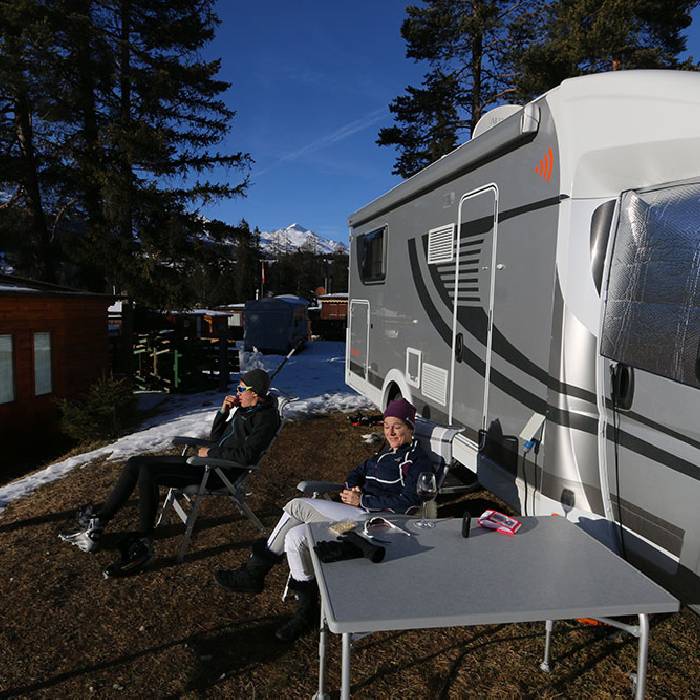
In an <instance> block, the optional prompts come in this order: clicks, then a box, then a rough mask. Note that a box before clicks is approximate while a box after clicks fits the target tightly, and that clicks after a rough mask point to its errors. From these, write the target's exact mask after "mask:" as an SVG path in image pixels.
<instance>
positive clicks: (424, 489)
mask: <svg viewBox="0 0 700 700" xmlns="http://www.w3.org/2000/svg"><path fill="white" fill-rule="evenodd" d="M416 493H417V494H418V498H420V500H421V503H422V504H423V506H422V507H423V513H422V515H421V519H420V520H419V521H418V522H416V527H435V523H433V522H431V521H430V520H428V519H427V515H428V503H430V501H432V500H433V499H434V498H435V496H437V483H436V481H435V474H433V472H421V473H420V474H419V475H418V481H417V482H416Z"/></svg>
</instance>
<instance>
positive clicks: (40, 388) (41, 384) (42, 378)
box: [33, 331, 53, 396]
mask: <svg viewBox="0 0 700 700" xmlns="http://www.w3.org/2000/svg"><path fill="white" fill-rule="evenodd" d="M44 337H45V338H48V348H37V340H39V339H41V338H44ZM33 347H34V396H45V395H46V394H51V393H53V371H52V361H51V360H52V351H51V333H50V332H48V331H42V332H38V333H34V336H33ZM47 349H48V353H47V352H46V350H47ZM39 353H41V354H39ZM47 355H48V367H43V368H42V369H45V370H46V369H47V370H48V371H44V372H43V373H42V374H41V375H40V374H39V372H38V371H37V370H38V368H39V363H40V362H45V361H46V360H45V359H42V358H46V356H47ZM47 378H48V381H46V380H47Z"/></svg>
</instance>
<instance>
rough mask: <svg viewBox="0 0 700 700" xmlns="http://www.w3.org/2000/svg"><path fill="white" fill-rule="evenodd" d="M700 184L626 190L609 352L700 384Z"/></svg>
mask: <svg viewBox="0 0 700 700" xmlns="http://www.w3.org/2000/svg"><path fill="white" fill-rule="evenodd" d="M699 343H700V183H698V182H693V183H684V184H679V185H672V186H668V187H659V188H655V189H651V188H649V189H646V190H638V191H633V192H626V193H624V194H623V195H622V200H621V206H620V220H619V222H618V225H617V231H616V233H615V241H614V244H613V250H612V258H611V261H610V274H609V278H608V290H607V301H606V305H605V315H604V319H603V334H602V339H601V352H602V353H603V355H605V356H606V357H609V358H610V359H612V360H614V361H617V362H623V363H624V364H626V365H629V366H631V367H637V368H639V369H643V370H647V371H649V372H652V373H653V374H657V375H660V376H663V377H668V378H669V379H672V380H674V381H677V382H680V383H682V384H688V385H691V386H695V387H700V347H699Z"/></svg>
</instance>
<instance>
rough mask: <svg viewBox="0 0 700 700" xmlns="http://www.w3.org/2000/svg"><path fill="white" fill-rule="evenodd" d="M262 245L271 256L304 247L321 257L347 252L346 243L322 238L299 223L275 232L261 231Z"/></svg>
mask: <svg viewBox="0 0 700 700" xmlns="http://www.w3.org/2000/svg"><path fill="white" fill-rule="evenodd" d="M260 245H261V247H262V249H263V250H264V251H265V252H267V253H268V254H270V255H275V254H279V253H289V252H292V251H294V250H299V249H301V248H302V247H303V248H305V249H309V248H311V249H312V250H313V251H314V252H315V253H317V254H320V255H325V254H330V253H335V252H345V251H346V250H347V246H346V245H345V244H344V243H340V242H339V241H333V240H330V239H328V238H322V237H321V236H318V235H317V234H315V233H314V232H313V231H311V230H310V229H308V228H306V227H305V226H302V225H301V224H299V223H293V224H289V226H286V227H285V228H278V229H276V230H275V231H261V232H260Z"/></svg>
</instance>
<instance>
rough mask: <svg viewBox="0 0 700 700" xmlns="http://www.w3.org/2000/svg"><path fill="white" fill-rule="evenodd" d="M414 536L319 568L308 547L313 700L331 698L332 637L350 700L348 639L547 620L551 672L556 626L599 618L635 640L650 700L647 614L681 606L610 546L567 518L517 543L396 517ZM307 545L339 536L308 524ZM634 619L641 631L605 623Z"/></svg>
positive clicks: (531, 526) (640, 684) (536, 528)
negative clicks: (314, 593) (314, 601)
mask: <svg viewBox="0 0 700 700" xmlns="http://www.w3.org/2000/svg"><path fill="white" fill-rule="evenodd" d="M391 519H392V520H394V521H395V522H397V524H402V525H403V527H405V528H406V529H407V530H408V531H409V532H411V533H412V536H411V537H407V536H405V535H401V534H389V535H386V536H385V535H384V534H382V535H381V536H380V537H381V538H382V539H384V540H388V542H389V543H388V544H386V545H385V546H386V557H385V559H384V561H383V562H381V563H379V564H373V563H371V562H370V561H369V560H367V559H352V560H348V561H340V562H334V563H331V564H324V563H322V562H321V561H320V560H319V559H318V557H317V556H316V553H315V552H314V551H313V548H311V551H312V560H313V565H314V571H315V573H316V579H317V581H318V584H319V588H320V590H321V637H320V642H319V657H320V658H319V686H318V693H317V695H316V697H317V698H325V697H327V695H326V694H325V671H326V668H325V651H326V636H327V631H328V630H330V631H331V632H334V633H336V634H341V635H342V685H341V698H343V699H345V698H349V697H350V655H351V640H352V634H356V633H368V632H378V631H381V630H405V629H425V628H431V627H458V626H471V625H490V624H506V623H518V622H545V623H546V628H545V629H546V639H545V655H544V660H543V662H542V664H541V666H540V668H541V669H542V670H543V671H547V670H548V668H549V641H550V635H551V630H552V621H554V620H567V619H575V618H581V617H587V618H596V619H603V620H604V621H606V622H608V623H611V624H613V625H615V626H617V627H620V628H621V629H623V630H625V631H627V632H630V633H631V634H633V635H634V636H636V637H637V638H638V640H639V643H638V655H637V676H636V690H635V695H636V698H638V699H640V698H643V697H644V689H645V680H646V666H647V649H648V643H649V620H648V615H649V614H650V613H668V612H675V611H676V610H678V601H677V600H676V599H675V598H673V597H672V596H671V595H670V594H669V593H667V592H666V591H665V590H664V589H663V588H661V587H660V586H657V585H656V584H655V583H653V582H652V581H650V580H649V579H648V578H647V577H646V576H644V575H643V574H642V573H640V572H639V571H638V570H637V569H635V568H634V567H633V566H631V565H630V564H628V563H627V562H626V561H624V560H623V559H621V558H620V557H618V556H616V555H615V554H614V553H613V552H611V551H610V550H609V549H607V547H605V546H604V545H603V544H601V543H600V542H598V541H597V540H595V539H593V538H592V537H590V536H589V535H587V534H586V533H585V532H584V531H583V530H582V529H581V528H580V527H578V526H577V525H575V524H573V523H571V522H569V521H567V520H566V519H565V518H562V517H531V518H522V522H523V526H522V527H521V529H520V531H519V532H518V534H517V535H515V536H514V537H508V536H504V535H500V534H497V533H496V532H495V531H494V530H486V529H484V528H480V527H478V526H477V525H476V521H475V520H474V521H473V523H472V530H471V537H469V538H468V539H465V538H463V537H462V536H461V521H460V520H457V519H454V520H436V521H434V522H435V525H436V526H435V527H434V528H431V529H419V528H417V527H416V525H415V520H403V522H400V521H399V519H398V518H397V517H392V518H391ZM307 536H308V538H309V544H311V545H313V544H314V543H315V542H318V541H320V540H329V539H333V535H332V534H331V533H330V532H329V530H328V525H327V524H326V523H310V524H308V525H307ZM627 615H636V616H638V622H639V624H638V625H627V624H623V623H619V622H617V621H615V620H612V619H609V618H612V617H618V616H627Z"/></svg>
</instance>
